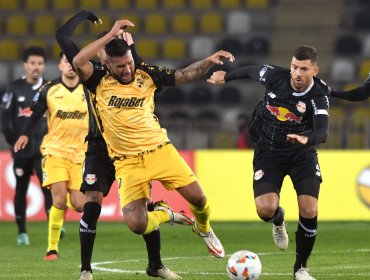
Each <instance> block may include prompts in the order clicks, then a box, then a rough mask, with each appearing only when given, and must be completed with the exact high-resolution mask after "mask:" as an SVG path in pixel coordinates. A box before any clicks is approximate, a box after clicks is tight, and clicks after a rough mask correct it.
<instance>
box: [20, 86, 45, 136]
mask: <svg viewBox="0 0 370 280" xmlns="http://www.w3.org/2000/svg"><path fill="white" fill-rule="evenodd" d="M51 85H52V83H51V82H48V83H46V84H45V85H43V86H42V87H41V88H40V90H39V91H38V92H37V93H36V94H35V96H34V97H33V101H32V104H31V110H32V115H31V117H30V118H29V119H28V120H27V121H26V123H25V126H24V127H23V131H22V134H23V135H27V136H28V137H29V136H30V135H31V134H32V132H33V130H34V128H35V126H36V124H37V122H38V121H39V120H40V119H41V117H42V116H43V115H44V114H45V112H46V111H47V110H48V104H47V94H48V91H49V88H50V86H51Z"/></svg>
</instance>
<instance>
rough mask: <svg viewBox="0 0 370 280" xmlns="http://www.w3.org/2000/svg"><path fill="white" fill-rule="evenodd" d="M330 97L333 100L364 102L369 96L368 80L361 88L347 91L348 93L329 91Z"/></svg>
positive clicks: (369, 81) (369, 84) (369, 85)
mask: <svg viewBox="0 0 370 280" xmlns="http://www.w3.org/2000/svg"><path fill="white" fill-rule="evenodd" d="M330 96H332V97H334V98H339V99H344V100H348V101H363V100H366V99H368V98H369V96H370V79H367V80H366V82H365V83H364V84H363V85H362V86H360V87H358V88H355V89H352V90H348V91H335V90H331V92H330Z"/></svg>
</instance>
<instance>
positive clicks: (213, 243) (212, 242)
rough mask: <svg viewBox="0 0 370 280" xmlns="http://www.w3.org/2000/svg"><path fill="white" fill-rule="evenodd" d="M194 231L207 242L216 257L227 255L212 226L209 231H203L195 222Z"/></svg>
mask: <svg viewBox="0 0 370 280" xmlns="http://www.w3.org/2000/svg"><path fill="white" fill-rule="evenodd" d="M193 231H194V232H195V234H196V235H198V236H200V237H202V238H203V241H204V242H205V243H206V245H207V247H208V251H209V253H210V254H211V255H212V256H214V257H216V258H223V257H224V256H225V250H224V247H223V246H222V244H221V242H220V240H219V239H218V238H217V236H216V234H215V233H214V232H213V230H212V228H210V230H209V232H207V233H202V232H200V231H199V229H198V227H197V224H196V223H194V224H193Z"/></svg>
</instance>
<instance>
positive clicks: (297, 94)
mask: <svg viewBox="0 0 370 280" xmlns="http://www.w3.org/2000/svg"><path fill="white" fill-rule="evenodd" d="M313 85H314V81H313V79H312V81H311V84H310V85H309V86H308V88H306V90H305V91H302V92H295V91H293V93H292V95H293V96H303V95H305V94H306V93H307V92H309V91H310V90H311V88H312V87H313Z"/></svg>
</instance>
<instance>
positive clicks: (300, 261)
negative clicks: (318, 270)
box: [294, 178, 320, 280]
mask: <svg viewBox="0 0 370 280" xmlns="http://www.w3.org/2000/svg"><path fill="white" fill-rule="evenodd" d="M319 189H320V181H318V180H317V179H314V178H307V179H304V180H302V181H300V182H299V183H297V184H296V190H297V195H298V207H299V223H298V228H297V231H296V260H295V263H294V275H295V279H297V280H300V279H314V278H313V277H312V276H310V275H308V272H307V261H308V258H309V257H310V255H311V252H312V249H313V247H314V244H315V240H316V234H317V215H318V205H317V204H318V203H317V198H318V194H319ZM303 190H306V191H303ZM307 190H310V191H309V193H310V194H307ZM309 277H311V278H309Z"/></svg>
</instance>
